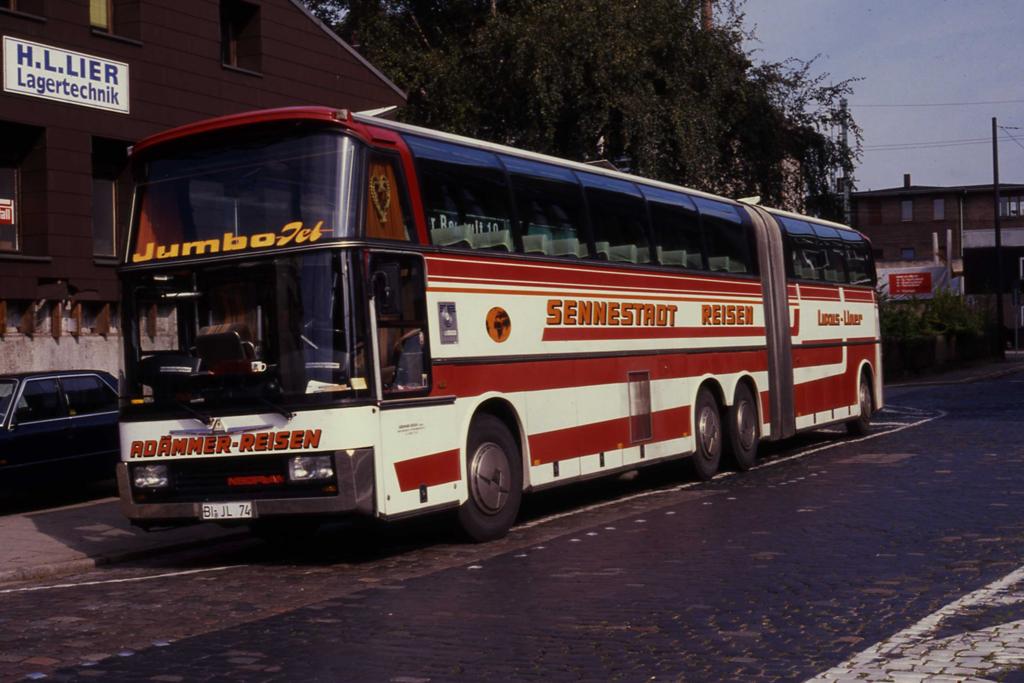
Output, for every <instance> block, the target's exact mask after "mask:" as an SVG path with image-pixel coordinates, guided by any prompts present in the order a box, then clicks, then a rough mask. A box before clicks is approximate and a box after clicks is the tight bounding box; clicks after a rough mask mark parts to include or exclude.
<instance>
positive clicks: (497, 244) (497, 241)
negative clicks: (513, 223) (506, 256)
mask: <svg viewBox="0 0 1024 683" xmlns="http://www.w3.org/2000/svg"><path fill="white" fill-rule="evenodd" d="M470 246H472V247H473V248H474V249H498V248H500V249H504V250H505V251H512V232H511V231H509V230H495V231H493V232H477V233H473V234H472V235H471V236H470Z"/></svg>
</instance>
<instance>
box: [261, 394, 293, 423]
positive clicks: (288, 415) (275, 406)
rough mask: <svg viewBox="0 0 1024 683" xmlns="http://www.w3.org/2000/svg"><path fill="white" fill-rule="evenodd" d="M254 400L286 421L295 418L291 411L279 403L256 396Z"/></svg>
mask: <svg viewBox="0 0 1024 683" xmlns="http://www.w3.org/2000/svg"><path fill="white" fill-rule="evenodd" d="M255 398H256V400H257V401H259V402H260V403H262V404H263V405H265V406H267V407H268V408H271V409H272V410H273V411H274V412H275V413H277V414H278V415H280V416H281V417H283V418H284V419H286V420H291V419H292V418H293V417H295V413H293V412H292V411H290V410H288V409H287V408H285V407H284V406H282V405H281V404H280V403H274V402H273V401H271V400H270V399H269V398H265V397H263V396H256V397H255Z"/></svg>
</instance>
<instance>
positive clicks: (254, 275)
mask: <svg viewBox="0 0 1024 683" xmlns="http://www.w3.org/2000/svg"><path fill="white" fill-rule="evenodd" d="M352 261H353V259H352V257H351V254H350V253H349V252H338V251H334V250H316V251H307V252H303V253H301V254H290V255H278V256H275V257H271V258H268V257H264V258H261V259H252V260H248V261H240V262H238V261H236V262H233V263H230V264H216V265H213V264H211V265H201V266H197V267H192V268H188V269H179V270H168V271H163V272H160V273H148V272H147V273H142V272H140V273H135V274H132V275H130V276H129V277H127V278H126V280H125V283H124V284H125V296H126V320H125V323H126V326H127V327H128V328H129V329H128V330H127V334H126V342H127V347H128V348H127V354H128V356H127V358H126V378H125V379H126V382H127V388H128V391H129V395H130V396H132V397H134V398H140V397H141V398H143V401H144V402H145V403H158V404H167V403H169V402H172V403H175V404H176V405H177V406H178V407H180V408H183V409H185V410H186V411H188V412H191V413H193V416H194V412H195V411H203V410H205V409H207V408H210V409H212V408H220V409H223V408H231V409H239V410H242V409H247V410H249V411H252V410H254V409H261V410H264V411H266V410H267V409H278V410H279V411H280V410H284V409H285V408H284V407H285V406H293V407H296V406H310V405H316V404H323V403H330V402H335V401H338V400H342V399H346V398H356V397H362V396H368V395H369V387H368V380H367V377H368V370H367V368H368V367H369V366H368V363H367V359H366V352H365V348H366V344H365V343H364V338H365V325H364V324H363V319H364V316H363V313H362V307H360V306H359V305H358V303H357V302H358V298H357V297H356V296H355V293H354V292H353V290H352V288H353V283H354V282H355V281H356V280H355V278H353V277H352V273H351V269H352V267H353V265H352Z"/></svg>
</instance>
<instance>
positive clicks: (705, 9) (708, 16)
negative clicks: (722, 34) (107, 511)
mask: <svg viewBox="0 0 1024 683" xmlns="http://www.w3.org/2000/svg"><path fill="white" fill-rule="evenodd" d="M714 4H715V0H702V1H701V3H700V27H701V29H703V30H705V31H710V30H711V29H713V28H714V27H715V18H714V17H715V15H714Z"/></svg>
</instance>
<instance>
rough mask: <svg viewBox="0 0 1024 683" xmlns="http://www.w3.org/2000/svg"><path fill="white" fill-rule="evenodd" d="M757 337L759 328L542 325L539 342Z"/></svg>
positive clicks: (759, 331) (762, 330)
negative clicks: (543, 326) (542, 329)
mask: <svg viewBox="0 0 1024 683" xmlns="http://www.w3.org/2000/svg"><path fill="white" fill-rule="evenodd" d="M706 337H730V338H732V337H759V339H758V341H760V340H763V339H764V328H763V327H546V328H544V335H543V336H542V337H541V340H542V341H588V340H593V341H597V340H609V339H686V338H706Z"/></svg>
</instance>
